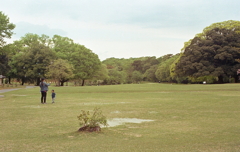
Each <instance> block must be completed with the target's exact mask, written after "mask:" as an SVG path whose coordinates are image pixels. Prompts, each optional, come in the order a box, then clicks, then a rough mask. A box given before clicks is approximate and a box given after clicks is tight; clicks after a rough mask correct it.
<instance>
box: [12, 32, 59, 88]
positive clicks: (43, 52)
mask: <svg viewBox="0 0 240 152" xmlns="http://www.w3.org/2000/svg"><path fill="white" fill-rule="evenodd" d="M42 39H48V38H47V36H45V35H42V36H38V35H36V34H30V33H28V34H26V35H25V37H22V38H21V39H20V40H19V41H18V42H15V43H14V44H16V45H18V46H19V48H18V49H19V50H18V53H17V54H16V55H14V56H13V57H12V59H11V63H10V65H11V67H12V71H11V72H12V73H13V74H14V75H15V76H16V77H17V78H20V79H22V84H24V83H25V81H26V80H30V81H34V82H36V85H38V84H39V80H40V77H45V76H46V73H47V71H46V70H47V66H48V65H50V64H51V62H52V61H53V60H55V59H56V55H55V52H53V51H52V49H51V48H50V47H49V46H48V44H46V43H45V42H44V41H42Z"/></svg>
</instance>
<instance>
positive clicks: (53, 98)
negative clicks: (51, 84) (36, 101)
mask: <svg viewBox="0 0 240 152" xmlns="http://www.w3.org/2000/svg"><path fill="white" fill-rule="evenodd" d="M55 97H56V93H55V92H54V90H52V103H54V101H55Z"/></svg>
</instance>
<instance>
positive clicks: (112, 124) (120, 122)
mask: <svg viewBox="0 0 240 152" xmlns="http://www.w3.org/2000/svg"><path fill="white" fill-rule="evenodd" d="M150 121H153V120H148V119H137V118H113V119H110V120H108V121H107V122H108V125H109V126H108V127H115V126H119V125H123V124H125V123H142V122H150Z"/></svg>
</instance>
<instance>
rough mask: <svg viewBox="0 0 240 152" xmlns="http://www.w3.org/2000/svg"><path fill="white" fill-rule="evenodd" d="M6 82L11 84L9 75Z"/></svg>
mask: <svg viewBox="0 0 240 152" xmlns="http://www.w3.org/2000/svg"><path fill="white" fill-rule="evenodd" d="M8 83H9V84H11V77H10V76H9V77H8Z"/></svg>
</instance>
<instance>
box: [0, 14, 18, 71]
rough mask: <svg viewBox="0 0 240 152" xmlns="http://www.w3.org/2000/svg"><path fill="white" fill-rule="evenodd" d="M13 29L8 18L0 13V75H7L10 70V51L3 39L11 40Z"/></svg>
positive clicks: (13, 26)
mask: <svg viewBox="0 0 240 152" xmlns="http://www.w3.org/2000/svg"><path fill="white" fill-rule="evenodd" d="M14 28H15V25H14V24H13V23H10V21H9V18H8V16H7V15H5V14H4V13H3V12H1V11H0V75H7V74H8V72H9V70H10V66H9V65H8V64H9V63H8V62H9V57H10V56H9V55H10V50H9V47H8V46H6V41H5V38H11V36H12V35H13V29H14Z"/></svg>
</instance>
